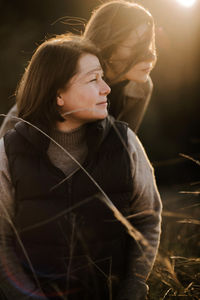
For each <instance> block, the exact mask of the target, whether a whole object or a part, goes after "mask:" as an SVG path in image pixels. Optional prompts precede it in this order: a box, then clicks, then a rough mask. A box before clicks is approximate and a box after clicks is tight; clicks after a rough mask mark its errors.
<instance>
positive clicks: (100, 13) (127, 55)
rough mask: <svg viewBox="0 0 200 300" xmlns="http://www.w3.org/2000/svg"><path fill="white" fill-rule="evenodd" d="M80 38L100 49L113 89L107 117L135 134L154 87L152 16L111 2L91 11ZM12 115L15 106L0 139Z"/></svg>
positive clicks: (124, 3)
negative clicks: (152, 79)
mask: <svg viewBox="0 0 200 300" xmlns="http://www.w3.org/2000/svg"><path fill="white" fill-rule="evenodd" d="M83 36H84V37H85V38H86V39H89V40H91V41H92V42H93V44H94V45H96V46H97V47H98V48H99V50H100V52H101V56H102V58H103V60H104V63H105V78H106V81H107V82H108V83H109V85H110V86H111V90H112V92H111V94H110V95H109V100H110V108H109V114H111V115H113V116H114V117H115V118H116V119H118V120H122V121H125V122H127V123H128V125H129V127H130V128H131V129H132V130H133V131H134V132H136V133H137V131H138V129H139V126H140V124H141V122H142V119H143V117H144V114H145V111H146V109H147V106H148V104H149V101H150V98H151V94H152V88H153V84H152V81H151V78H150V77H149V74H150V71H151V70H152V69H153V67H154V65H155V62H156V52H155V41H154V21H153V18H152V16H151V14H150V13H149V12H148V11H147V10H146V9H145V8H143V7H142V6H140V5H138V4H136V3H130V2H127V1H121V0H115V1H110V2H108V3H105V4H103V5H101V6H100V7H99V8H98V9H97V10H95V11H94V13H93V14H92V16H91V18H90V20H89V21H88V23H87V25H86V28H85V32H84V35H83ZM15 115H17V108H16V106H14V107H13V108H12V109H11V110H10V112H9V113H8V116H7V117H6V118H5V120H4V122H3V124H2V126H1V129H0V136H3V135H4V134H5V132H7V130H8V129H10V128H13V126H14V124H15V123H16V119H15V118H12V116H15Z"/></svg>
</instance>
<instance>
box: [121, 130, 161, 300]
mask: <svg viewBox="0 0 200 300" xmlns="http://www.w3.org/2000/svg"><path fill="white" fill-rule="evenodd" d="M128 141H129V145H128V148H129V151H130V154H131V158H132V163H131V167H132V175H133V195H132V199H131V208H130V217H129V221H130V222H131V224H132V225H133V226H134V228H135V229H136V230H137V231H139V232H140V234H141V237H142V238H141V240H140V239H139V241H135V240H133V239H132V238H129V244H128V245H129V249H128V257H127V269H126V277H125V279H124V281H123V282H122V284H121V288H120V292H119V295H118V298H117V299H118V300H144V299H145V297H146V294H147V291H148V286H147V285H146V280H147V279H148V276H149V274H150V272H151V270H152V267H153V264H154V261H155V257H156V254H157V251H158V246H159V241H160V233H161V210H162V204H161V199H160V195H159V192H158V190H157V187H156V183H155V177H154V171H153V168H152V166H151V164H150V162H149V160H148V158H147V155H146V153H145V151H144V149H143V147H142V145H141V143H140V141H139V139H138V138H137V136H136V135H135V134H134V133H133V132H132V131H131V130H130V129H129V130H128Z"/></svg>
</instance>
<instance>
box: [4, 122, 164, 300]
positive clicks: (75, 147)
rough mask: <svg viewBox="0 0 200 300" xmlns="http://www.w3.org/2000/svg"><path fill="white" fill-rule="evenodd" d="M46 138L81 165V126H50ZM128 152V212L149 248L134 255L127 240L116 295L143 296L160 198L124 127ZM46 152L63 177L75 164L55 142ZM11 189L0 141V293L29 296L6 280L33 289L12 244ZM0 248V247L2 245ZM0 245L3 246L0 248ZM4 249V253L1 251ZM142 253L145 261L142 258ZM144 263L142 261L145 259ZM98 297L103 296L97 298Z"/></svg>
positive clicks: (83, 147) (138, 146) (140, 149)
mask: <svg viewBox="0 0 200 300" xmlns="http://www.w3.org/2000/svg"><path fill="white" fill-rule="evenodd" d="M51 137H52V138H53V139H54V140H55V141H56V142H58V143H59V144H60V145H61V146H62V147H64V148H65V149H66V150H67V151H68V152H69V153H70V154H71V155H72V156H73V157H75V159H76V160H77V161H78V162H79V163H80V164H82V163H83V162H84V160H85V157H86V155H87V145H86V142H85V127H84V126H82V127H81V128H79V129H76V130H73V131H71V132H68V133H64V132H59V131H57V130H55V129H54V130H52V132H51ZM127 150H128V151H129V153H130V155H131V158H132V160H131V170H132V175H133V187H134V188H133V191H134V192H133V195H132V199H131V201H132V203H133V204H132V211H133V212H134V214H136V215H137V224H138V228H137V229H138V230H140V232H141V234H142V235H143V236H144V237H145V239H146V240H147V242H148V243H149V245H150V248H151V250H147V249H145V247H143V251H144V252H143V253H140V254H138V250H136V249H135V248H134V247H135V246H134V244H133V246H132V247H133V248H132V249H131V251H130V253H131V257H130V265H129V269H128V274H127V278H126V280H125V281H124V282H122V287H121V292H120V294H119V297H118V299H120V300H122V299H126V300H139V299H141V300H143V299H144V294H145V292H144V290H145V291H146V285H145V282H146V280H147V278H148V276H149V274H150V272H151V269H152V266H153V263H154V260H155V257H156V254H157V249H158V245H159V238H160V224H161V207H162V205H161V200H160V196H159V193H158V191H157V187H156V183H155V178H154V174H153V169H152V167H151V165H150V163H149V160H148V158H147V156H146V154H145V151H144V149H143V147H142V145H141V143H140V141H139V140H138V138H137V136H136V135H135V134H134V133H133V132H132V131H131V130H130V129H128V149H127ZM47 153H48V156H49V158H50V160H51V161H52V163H53V164H54V165H55V166H57V167H58V168H60V169H61V170H62V171H63V172H64V173H65V174H66V176H67V177H69V176H71V175H72V174H73V173H74V172H76V170H78V168H79V166H78V165H77V163H76V162H74V161H73V160H72V159H71V158H70V157H69V156H68V155H67V154H66V153H65V152H63V151H62V150H61V149H60V148H59V147H58V146H57V145H55V144H54V143H52V142H50V145H49V148H48V151H47ZM14 194H15V191H14V188H13V186H12V182H11V177H10V172H9V166H8V159H7V156H6V153H5V148H4V141H3V139H0V270H1V271H0V296H1V293H3V294H5V295H6V297H7V298H6V299H9V300H13V299H17V300H24V299H29V297H30V294H29V295H27V294H24V293H22V292H21V291H20V290H18V289H16V288H15V284H14V282H12V280H8V273H6V272H5V271H3V270H5V269H6V270H9V274H10V275H9V277H10V279H12V278H14V277H16V278H18V281H19V282H20V283H21V285H22V286H23V287H25V288H26V290H29V291H32V292H33V293H34V292H35V290H37V288H38V287H37V285H36V284H35V282H33V281H32V280H31V279H30V278H29V277H28V275H27V274H25V273H24V271H23V269H22V267H21V265H20V263H19V261H18V258H17V256H16V254H15V252H14V249H13V247H12V236H13V230H12V228H14V227H13V222H12V220H13V218H14V214H15V197H14ZM2 245H3V246H4V247H3V246H2ZM3 249H6V251H5V250H3ZM5 252H6V253H5ZM144 257H145V259H144ZM146 259H147V260H148V263H147V260H146ZM43 299H47V298H45V296H44V298H43ZM102 300H103V299H102Z"/></svg>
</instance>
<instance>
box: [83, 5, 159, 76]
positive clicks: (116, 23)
mask: <svg viewBox="0 0 200 300" xmlns="http://www.w3.org/2000/svg"><path fill="white" fill-rule="evenodd" d="M144 23H145V24H147V25H148V26H147V28H148V29H147V31H146V32H145V36H144V39H142V41H141V42H139V43H138V44H137V45H136V46H135V49H133V50H134V51H133V53H132V55H131V57H128V58H127V62H126V64H125V65H124V69H123V71H122V73H121V74H118V76H117V77H120V76H122V75H123V74H125V73H126V72H127V71H128V70H129V69H130V68H131V67H132V66H133V65H134V64H136V63H137V62H139V61H142V60H144V58H145V59H149V57H151V56H152V55H153V56H155V42H154V20H153V17H152V16H151V14H150V12H149V11H148V10H146V9H145V8H144V7H142V6H141V5H139V4H136V3H131V2H128V1H122V0H114V1H109V2H107V3H105V4H103V5H100V6H99V7H98V8H97V9H96V10H95V11H94V12H93V14H92V16H91V18H90V20H89V21H88V23H87V25H86V28H85V32H84V37H85V38H87V39H89V40H90V41H92V42H93V43H94V44H95V45H96V46H97V47H98V48H99V49H100V52H101V55H102V58H103V59H104V61H105V63H106V64H109V60H110V57H111V55H112V54H113V53H114V51H115V50H116V48H117V47H118V46H120V44H121V43H122V42H123V41H124V40H125V39H126V38H127V37H128V36H129V34H130V33H131V32H132V31H133V30H134V29H136V28H138V26H140V25H141V24H144ZM151 43H152V49H151V51H150V50H149V45H150V44H151ZM154 60H155V58H154Z"/></svg>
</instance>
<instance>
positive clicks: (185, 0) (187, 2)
mask: <svg viewBox="0 0 200 300" xmlns="http://www.w3.org/2000/svg"><path fill="white" fill-rule="evenodd" d="M176 1H177V2H178V3H180V4H182V5H183V6H186V7H191V6H192V5H194V4H195V2H196V0H176Z"/></svg>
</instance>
